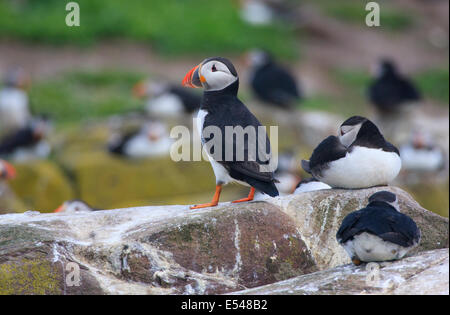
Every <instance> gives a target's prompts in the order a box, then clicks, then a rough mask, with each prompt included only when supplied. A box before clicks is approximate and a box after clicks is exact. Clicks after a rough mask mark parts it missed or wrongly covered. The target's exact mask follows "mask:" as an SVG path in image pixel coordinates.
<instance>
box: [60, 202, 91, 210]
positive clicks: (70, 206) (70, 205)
mask: <svg viewBox="0 0 450 315" xmlns="http://www.w3.org/2000/svg"><path fill="white" fill-rule="evenodd" d="M89 211H92V209H91V207H89V206H88V205H87V204H86V203H84V202H83V201H80V200H72V201H66V202H65V203H64V204H63V205H62V206H61V207H59V208H58V209H56V210H55V211H54V212H65V213H75V212H89Z"/></svg>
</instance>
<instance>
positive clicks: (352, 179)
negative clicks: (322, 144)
mask: <svg viewBox="0 0 450 315" xmlns="http://www.w3.org/2000/svg"><path fill="white" fill-rule="evenodd" d="M401 166H402V162H401V159H400V156H399V155H398V154H396V153H394V152H385V151H383V150H381V149H371V148H366V147H355V148H354V149H353V150H352V152H348V153H347V155H346V156H345V157H343V158H340V159H339V160H336V161H333V162H331V163H329V167H328V168H327V169H325V170H324V171H322V174H321V176H317V177H318V179H319V180H320V181H322V182H324V183H326V184H328V185H330V186H332V187H339V188H366V187H373V186H379V185H387V184H388V183H389V182H391V181H392V180H393V179H394V178H395V177H396V176H397V175H398V173H399V172H400V169H401Z"/></svg>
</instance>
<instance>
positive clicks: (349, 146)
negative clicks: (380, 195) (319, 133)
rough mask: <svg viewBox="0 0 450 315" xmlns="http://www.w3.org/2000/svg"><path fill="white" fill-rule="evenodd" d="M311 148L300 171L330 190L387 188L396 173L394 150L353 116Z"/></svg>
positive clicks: (397, 163)
mask: <svg viewBox="0 0 450 315" xmlns="http://www.w3.org/2000/svg"><path fill="white" fill-rule="evenodd" d="M338 134H339V136H338V137H335V136H329V137H328V138H326V139H325V140H323V141H322V142H321V143H320V144H319V145H318V146H317V148H315V149H314V151H313V154H312V156H311V158H310V160H309V161H305V160H303V161H302V167H303V169H304V170H305V171H306V172H308V173H310V174H311V175H312V176H314V177H316V178H317V179H318V180H320V181H321V182H324V183H326V184H328V185H330V186H331V187H338V188H367V187H372V186H379V185H387V184H388V183H389V182H390V181H392V180H393V179H394V178H395V177H396V176H397V175H398V173H399V172H400V169H401V166H402V162H401V159H400V154H399V151H398V149H397V148H396V147H395V146H394V145H392V144H391V143H389V142H387V141H386V140H385V139H384V137H383V135H382V134H381V132H380V130H379V129H378V128H377V126H375V124H374V123H372V122H371V121H370V120H368V119H367V118H364V117H361V116H353V117H351V118H349V119H347V120H346V121H345V122H344V123H343V124H342V125H341V127H340V128H339V131H338Z"/></svg>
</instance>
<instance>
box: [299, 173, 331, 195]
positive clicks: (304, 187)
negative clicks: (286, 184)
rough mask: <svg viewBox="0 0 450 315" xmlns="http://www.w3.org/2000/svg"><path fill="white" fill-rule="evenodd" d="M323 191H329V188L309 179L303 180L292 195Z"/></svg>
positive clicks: (315, 179)
mask: <svg viewBox="0 0 450 315" xmlns="http://www.w3.org/2000/svg"><path fill="white" fill-rule="evenodd" d="M324 189H331V186H330V185H327V184H325V183H322V182H321V181H319V180H318V179H317V178H314V177H310V178H306V179H303V180H301V181H300V182H299V183H298V185H297V187H295V191H294V195H298V194H301V193H304V192H310V191H316V190H324Z"/></svg>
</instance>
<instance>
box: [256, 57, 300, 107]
mask: <svg viewBox="0 0 450 315" xmlns="http://www.w3.org/2000/svg"><path fill="white" fill-rule="evenodd" d="M247 60H248V63H249V65H250V77H249V79H250V82H249V83H250V86H251V88H252V90H253V92H254V94H255V95H256V96H257V98H258V99H260V100H261V101H263V102H264V103H266V104H269V105H272V106H276V107H279V108H283V109H291V108H293V107H294V106H295V104H296V103H298V102H299V101H300V100H301V99H302V93H301V91H300V89H299V86H298V83H297V80H296V79H295V77H294V76H293V75H292V74H291V73H289V72H288V71H287V70H286V69H284V68H283V67H282V66H280V65H278V64H277V63H276V62H275V60H274V59H273V57H272V56H271V55H270V54H269V53H268V52H266V51H262V50H253V51H251V52H250V53H248V55H247Z"/></svg>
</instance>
